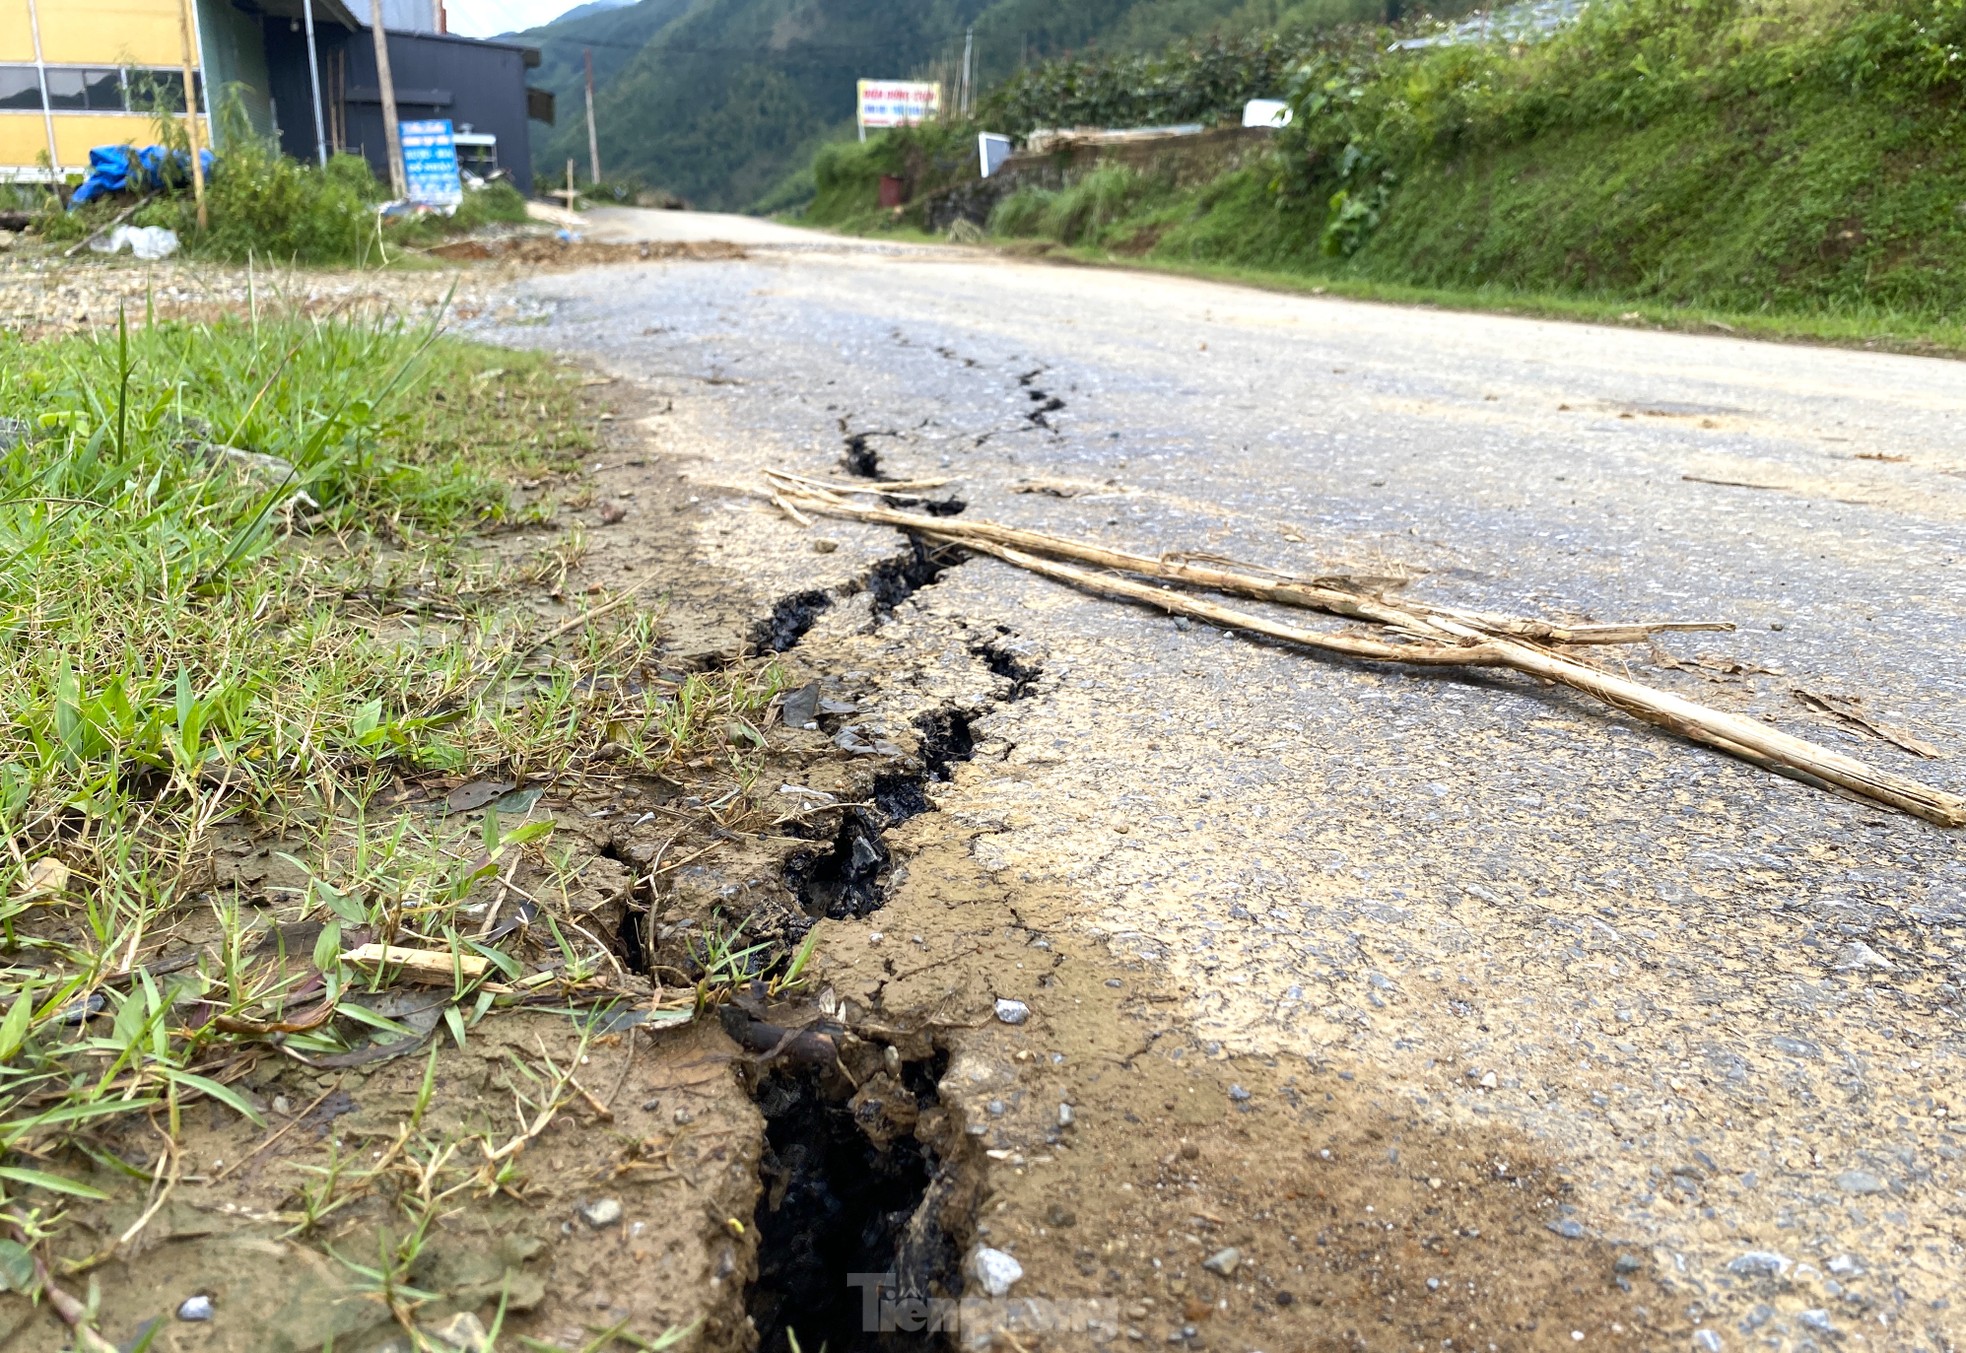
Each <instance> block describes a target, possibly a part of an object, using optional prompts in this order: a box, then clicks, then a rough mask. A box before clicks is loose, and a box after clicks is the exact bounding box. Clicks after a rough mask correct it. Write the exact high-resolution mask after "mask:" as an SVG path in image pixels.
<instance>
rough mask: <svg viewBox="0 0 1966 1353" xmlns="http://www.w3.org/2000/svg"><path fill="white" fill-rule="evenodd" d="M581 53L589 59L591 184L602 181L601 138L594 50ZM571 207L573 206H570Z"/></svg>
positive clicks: (588, 106)
mask: <svg viewBox="0 0 1966 1353" xmlns="http://www.w3.org/2000/svg"><path fill="white" fill-rule="evenodd" d="M581 52H582V53H583V54H584V55H585V56H586V58H587V167H588V169H590V170H591V171H592V178H591V180H590V181H591V182H594V183H599V182H600V181H601V138H600V137H599V136H598V135H596V134H595V131H594V49H593V48H592V47H583V48H581ZM569 205H571V204H569Z"/></svg>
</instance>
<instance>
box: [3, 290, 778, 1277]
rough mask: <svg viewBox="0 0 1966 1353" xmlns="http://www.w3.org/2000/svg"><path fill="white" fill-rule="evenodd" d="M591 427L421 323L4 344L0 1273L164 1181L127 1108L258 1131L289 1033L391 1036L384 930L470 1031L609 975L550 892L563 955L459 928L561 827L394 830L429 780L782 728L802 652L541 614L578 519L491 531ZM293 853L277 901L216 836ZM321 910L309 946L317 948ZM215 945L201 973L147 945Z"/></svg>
mask: <svg viewBox="0 0 1966 1353" xmlns="http://www.w3.org/2000/svg"><path fill="white" fill-rule="evenodd" d="M591 426H592V425H591V423H590V422H589V421H588V420H587V417H586V415H585V413H584V412H583V409H582V407H581V404H580V402H579V395H578V390H577V386H576V384H575V382H574V381H572V380H571V379H569V378H568V376H567V375H566V374H565V373H563V372H561V371H559V370H557V369H556V368H554V367H553V366H551V365H550V364H549V363H547V362H546V361H545V360H544V359H541V358H537V357H533V356H528V355H523V354H515V353H508V352H497V351H492V350H488V349H482V348H478V347H474V346H470V345H466V344H462V343H458V342H455V341H452V340H448V339H444V338H438V337H435V336H433V334H432V333H431V332H429V331H427V330H416V329H412V328H409V327H407V326H404V325H400V324H388V323H385V324H381V325H376V324H358V323H354V322H344V321H336V322H317V321H309V320H302V319H286V318H283V319H274V320H268V321H266V322H263V323H250V322H245V321H228V322H225V323H220V324H215V325H195V326H194V325H178V324H161V323H160V324H149V325H128V326H121V327H119V328H117V329H115V330H99V331H97V332H95V333H93V334H90V335H85V336H80V337H74V338H69V339H64V340H60V341H57V342H51V343H47V344H41V345H31V344H26V343H22V342H20V341H19V340H14V339H0V607H4V610H0V617H4V619H0V690H4V693H5V698H6V705H7V708H8V711H9V715H10V718H9V720H8V722H7V724H6V726H5V728H4V729H0V829H4V833H5V839H6V842H7V849H6V852H5V854H4V856H0V992H5V993H6V996H5V998H4V1000H0V1273H4V1274H5V1276H6V1277H7V1280H8V1282H9V1284H11V1285H13V1286H14V1287H15V1288H16V1290H26V1291H30V1292H32V1291H39V1290H43V1289H46V1290H48V1291H53V1290H54V1289H53V1288H52V1287H50V1286H49V1284H50V1283H51V1281H52V1279H51V1278H50V1277H49V1273H48V1270H47V1269H45V1268H42V1269H38V1270H37V1268H36V1265H37V1263H39V1264H44V1265H45V1264H46V1263H48V1262H50V1260H51V1259H52V1251H51V1250H50V1249H49V1248H47V1242H48V1241H49V1240H50V1238H51V1237H52V1236H53V1235H54V1234H56V1233H57V1232H58V1231H59V1229H60V1226H59V1223H60V1218H61V1215H62V1211H63V1209H64V1207H66V1206H70V1205H73V1204H75V1203H76V1201H77V1200H78V1199H89V1198H95V1197H98V1196H99V1195H100V1193H101V1190H100V1188H99V1187H98V1186H97V1185H96V1184H93V1183H90V1182H87V1181H88V1180H89V1179H90V1178H92V1177H95V1178H100V1177H101V1176H103V1175H104V1174H108V1175H110V1176H116V1175H127V1174H130V1173H132V1172H133V1171H135V1170H136V1168H137V1167H135V1166H132V1165H129V1164H127V1163H125V1162H123V1161H122V1159H121V1157H120V1156H119V1155H118V1151H119V1146H118V1141H119V1139H118V1138H117V1137H116V1136H115V1134H114V1129H115V1128H116V1127H117V1126H118V1125H119V1124H124V1123H128V1122H132V1121H134V1122H138V1123H141V1122H142V1121H143V1120H145V1119H148V1120H150V1121H151V1122H152V1123H154V1124H156V1125H157V1126H158V1127H159V1128H160V1129H162V1130H163V1131H164V1133H165V1140H166V1141H167V1142H168V1141H170V1140H172V1139H173V1138H174V1136H175V1134H176V1130H177V1126H178V1123H179V1119H180V1115H181V1113H182V1110H183V1108H184V1106H185V1105H186V1104H187V1103H189V1102H190V1101H193V1100H197V1099H210V1100H216V1101H219V1102H220V1103H222V1104H225V1105H229V1106H231V1107H232V1108H234V1109H237V1110H238V1111H239V1112H242V1113H246V1114H249V1115H251V1114H253V1113H254V1109H253V1105H252V1101H251V1098H250V1096H249V1095H247V1094H245V1093H242V1091H241V1088H240V1087H241V1084H242V1078H250V1076H251V1075H252V1071H251V1068H252V1066H253V1065H254V1063H255V1061H256V1060H257V1059H258V1058H259V1057H261V1056H263V1055H269V1054H271V1053H272V1052H273V1051H274V1048H275V1045H276V1044H277V1045H278V1046H279V1048H280V1049H283V1050H285V1051H287V1052H290V1053H297V1054H299V1055H301V1056H302V1057H306V1056H308V1055H320V1054H328V1055H333V1054H336V1053H340V1052H345V1051H346V1050H347V1049H348V1048H350V1047H351V1046H358V1045H359V1044H360V1043H361V1041H362V1040H363V1039H364V1038H365V1037H366V1036H367V1035H368V1034H371V1033H374V1032H376V1031H377V1030H378V1029H385V1030H386V1029H394V1028H396V1026H395V1025H393V1024H392V1023H391V1021H389V1020H388V1019H387V1018H384V1017H383V1016H379V1015H376V1014H373V1013H369V1012H365V1011H364V1009H363V1008H362V1007H361V1005H360V1004H359V1003H357V1002H354V1001H353V1000H352V999H351V997H352V995H353V994H354V993H358V992H360V991H363V990H373V989H374V988H375V987H376V985H377V984H378V983H385V982H386V981H388V980H389V977H388V974H389V971H390V969H389V965H388V964H387V963H385V964H384V965H383V966H382V967H380V968H377V967H375V966H373V965H371V966H369V967H362V966H360V965H357V966H350V964H349V962H347V961H345V960H344V950H345V949H347V948H349V947H351V946H352V945H353V943H354V942H355V940H356V939H357V938H358V937H365V938H367V939H368V940H370V941H372V942H375V943H381V944H391V945H397V946H405V947H411V948H417V949H424V950H427V951H428V952H430V953H432V954H436V955H441V956H442V958H441V960H440V961H441V962H442V963H443V964H444V965H446V966H445V971H446V973H448V974H450V976H451V978H453V979H454V983H449V984H452V985H454V992H453V996H454V999H455V1004H454V1005H452V1006H451V1007H450V1008H449V1009H448V1010H447V1013H446V1020H447V1022H448V1024H449V1026H450V1028H451V1029H452V1031H453V1033H454V1035H455V1037H456V1038H457V1039H459V1040H460V1041H462V1039H463V1038H464V1037H465V1033H466V1030H467V1028H468V1027H469V1026H470V1025H471V1024H472V1023H474V1022H475V1021H476V1020H477V1019H479V1018H481V1017H483V1016H484V1015H485V1014H486V1013H487V1012H488V1011H489V1010H491V1009H492V1008H493V1007H494V1005H495V1004H497V1003H498V1001H500V1000H504V999H507V998H505V997H495V995H494V993H493V992H492V991H490V990H487V987H488V986H489V985H495V984H498V983H504V984H506V986H507V989H517V990H521V991H524V992H531V993H534V994H537V993H541V992H569V993H570V992H573V991H575V990H577V989H580V988H581V987H582V986H583V984H587V983H591V982H593V981H594V980H596V979H597V977H599V976H600V975H603V974H604V973H605V972H606V971H607V969H608V968H609V965H610V964H612V962H613V960H612V958H611V956H610V955H608V954H607V952H606V945H605V944H604V943H602V942H600V941H597V940H596V939H595V938H594V937H592V936H589V935H586V934H584V933H583V932H582V931H581V930H580V928H579V926H578V924H577V922H574V921H573V920H572V919H571V918H556V917H555V916H554V915H553V914H552V913H551V912H550V910H548V911H547V913H546V914H545V915H542V916H540V917H538V919H537V925H536V930H537V931H538V932H539V933H541V934H545V935H550V936H551V939H550V940H549V941H547V944H548V952H547V953H546V955H545V957H544V958H540V957H539V956H538V955H535V956H534V957H533V958H531V959H529V960H528V961H527V963H526V964H525V965H524V968H523V969H522V964H521V961H520V959H519V958H518V957H515V956H514V952H512V950H513V942H507V944H505V945H504V946H501V945H500V944H498V943H497V942H496V939H495V938H493V939H481V938H476V937H472V936H470V935H468V934H467V933H465V932H466V931H467V929H468V927H467V926H466V924H465V920H464V917H463V913H464V909H465V907H466V906H467V899H470V898H471V897H472V896H473V890H474V889H476V888H479V885H481V884H483V883H484V882H485V881H486V880H487V879H488V878H495V877H496V876H497V875H498V874H499V872H500V871H501V870H505V869H507V867H508V864H509V863H510V862H512V861H514V860H516V859H517V858H518V855H519V853H520V852H526V851H530V852H535V853H537V852H540V851H544V850H546V849H547V848H548V842H547V840H546V838H547V835H548V833H549V831H550V824H549V823H547V822H543V821H532V820H530V818H531V813H530V809H529V808H528V811H527V812H526V814H525V815H524V816H523V817H522V818H520V819H519V820H518V821H517V822H508V824H507V825H503V826H502V825H501V815H500V813H498V812H495V811H494V812H488V813H487V814H486V815H485V818H486V821H485V825H484V827H483V830H482V832H479V831H478V830H476V829H462V830H460V829H459V828H457V827H446V826H445V825H444V824H443V822H442V820H441V819H434V818H430V817H429V816H428V815H425V816H424V817H422V818H420V819H418V818H413V817H411V816H408V815H405V814H404V813H401V812H393V811H391V809H390V806H389V805H390V804H392V803H394V802H398V801H400V799H401V798H402V791H403V787H404V786H405V785H406V784H408V783H410V782H413V781H415V780H417V779H418V778H420V777H430V776H433V775H434V776H442V777H451V778H454V777H456V776H459V775H462V774H464V773H466V772H469V773H471V774H475V775H479V776H482V777H491V776H504V777H505V778H506V779H507V780H510V781H515V782H521V783H524V782H531V783H533V784H536V785H544V784H550V783H553V782H555V781H556V780H559V779H562V778H566V777H574V778H578V777H581V776H584V775H589V774H607V775H619V774H621V773H624V772H632V771H644V772H655V771H658V770H660V769H661V768H663V767H665V766H668V765H670V764H671V763H672V762H675V761H677V760H678V759H682V758H697V757H701V756H703V755H705V754H706V753H707V754H709V755H711V756H722V757H725V758H727V759H728V760H729V761H730V762H731V764H732V765H733V766H738V765H741V764H744V763H745V762H746V759H747V758H748V757H749V756H750V755H751V749H752V748H753V747H754V746H755V744H756V743H757V742H761V741H762V739H761V738H755V737H754V738H749V739H747V738H746V737H745V736H743V734H744V732H745V729H746V728H748V727H749V725H748V724H746V723H745V721H746V720H755V719H756V718H757V717H758V714H759V711H761V710H762V709H763V707H764V706H765V704H766V703H767V702H768V701H769V700H770V699H771V697H772V696H773V694H775V692H776V690H777V684H778V682H779V680H780V678H779V677H778V675H777V672H776V669H775V668H770V667H765V668H749V667H742V666H740V667H738V668H735V669H732V670H731V671H730V672H728V673H722V674H715V675H698V676H693V677H690V678H688V679H686V680H682V681H679V682H678V681H661V680H655V679H652V677H650V675H649V674H641V673H638V672H636V664H637V663H638V662H639V661H641V658H642V655H645V654H647V653H649V652H651V651H652V649H653V647H654V640H655V637H656V633H655V631H656V620H655V619H654V617H653V616H652V615H650V614H649V613H647V612H645V611H641V610H638V609H636V608H626V609H622V608H611V610H610V614H611V615H612V616H613V617H614V619H613V620H611V621H609V623H608V625H606V626H604V625H602V624H601V623H600V622H599V620H598V618H596V619H593V620H591V621H583V620H582V619H580V618H579V617H578V616H576V617H575V618H574V619H573V620H571V621H569V622H559V623H554V621H553V618H552V616H551V615H550V614H542V613H541V609H540V603H539V599H540V598H541V597H542V595H543V594H553V593H558V592H559V590H560V585H561V583H562V582H563V581H564V579H565V576H566V573H567V571H568V569H569V568H570V567H571V566H572V564H573V563H574V562H575V561H576V560H577V558H578V555H579V552H580V549H581V542H580V540H579V539H578V536H577V535H560V536H556V537H551V538H550V541H551V543H548V544H545V545H542V546H541V547H540V548H538V549H535V550H533V551H531V552H528V553H518V554H514V553H513V552H511V551H506V552H505V553H504V555H503V556H502V557H487V556H486V555H485V554H484V553H483V552H482V551H480V550H477V549H475V548H473V547H472V541H471V537H470V535H469V533H470V532H473V531H479V530H485V529H498V528H501V527H506V526H511V525H515V524H520V523H522V522H523V521H526V520H534V521H544V520H545V519H546V518H547V517H548V516H550V513H551V511H552V507H553V503H552V499H551V497H550V496H540V497H535V498H533V499H531V500H530V501H523V502H522V501H520V500H519V499H517V498H516V496H515V492H514V490H513V488H512V482H513V481H514V480H515V479H524V480H525V481H526V482H528V483H532V484H535V485H538V486H540V487H541V488H542V489H546V490H550V489H551V487H552V486H553V485H555V484H558V485H560V486H561V490H562V491H563V492H564V493H567V494H572V495H577V494H578V493H580V492H581V491H582V490H581V489H580V486H579V485H578V484H577V482H576V480H575V478H574V476H575V474H576V471H577V468H578V465H579V461H580V458H581V457H582V456H583V455H584V454H586V453H588V452H589V451H590V450H591V449H592V446H593V441H592V435H591ZM595 604H596V605H597V606H598V605H599V603H598V602H596V603H595ZM547 641H552V643H551V644H550V645H549V644H548V643H547ZM629 674H633V675H636V676H637V678H638V679H636V680H633V681H631V680H628V679H627V676H628V675H629ZM642 678H648V679H642ZM733 730H736V731H733ZM534 797H535V798H536V797H537V795H536V794H535V795H534ZM263 839H272V840H275V841H277V842H279V843H281V847H282V849H283V850H285V851H288V852H290V855H291V858H292V859H293V860H294V862H295V864H296V867H297V868H300V869H302V870H304V876H303V882H304V884H305V886H303V887H299V888H297V889H295V890H293V893H292V896H291V897H290V898H289V899H288V902H287V904H286V905H282V906H279V907H277V908H275V909H274V910H273V913H272V914H269V915H260V914H258V913H256V912H255V911H254V909H252V908H250V907H247V906H244V905H243V904H242V903H240V902H239V901H238V900H237V899H236V897H235V896H233V895H231V894H230V893H229V892H228V890H226V889H224V888H221V887H217V886H215V884H214V881H213V880H214V875H213V874H212V870H211V862H212V858H213V855H214V852H215V850H216V848H217V847H218V846H219V845H220V844H222V843H235V842H239V841H252V840H263ZM507 877H508V878H509V873H508V874H507ZM478 900H479V901H482V894H480V895H479V898H478ZM295 926H301V927H305V928H306V934H307V935H308V938H307V940H306V942H305V943H301V942H300V941H297V940H296V941H293V942H294V943H295V944H297V945H298V946H299V948H300V950H301V951H302V952H298V953H288V952H287V945H288V943H289V936H291V935H293V934H297V933H300V932H296V931H294V930H293V929H292V927H295ZM275 938H277V939H278V941H279V942H278V945H277V946H274V948H275V949H277V952H272V951H271V950H269V945H271V944H272V941H273V940H274V939H275ZM187 942H189V943H190V944H191V945H192V946H193V949H194V950H195V954H194V959H193V960H192V961H188V962H185V963H180V964H178V965H176V966H173V965H169V964H159V963H156V962H155V960H156V958H157V956H158V954H159V953H160V952H162V951H163V949H165V948H166V947H167V946H176V947H177V948H178V949H182V947H183V946H184V945H185V944H186V943H187ZM562 1088H564V1087H562ZM168 1156H170V1152H169V1150H168V1149H167V1150H166V1152H165V1154H164V1156H160V1157H159V1159H158V1163H157V1164H156V1166H155V1170H156V1172H157V1175H156V1177H155V1178H154V1179H153V1183H155V1182H158V1181H159V1180H161V1179H162V1177H163V1172H164V1171H165V1170H166V1169H167V1163H166V1157H168ZM145 1173H148V1172H145ZM115 1248H116V1246H115V1245H114V1244H110V1245H108V1247H107V1252H108V1253H113V1252H114V1250H115ZM103 1257H106V1254H105V1253H104V1252H100V1251H99V1252H98V1253H97V1255H95V1256H93V1259H92V1260H91V1259H85V1260H83V1261H80V1267H82V1268H86V1267H88V1266H89V1265H90V1263H91V1262H93V1261H99V1260H100V1259H101V1258H103ZM76 1265H77V1261H75V1260H74V1259H73V1256H71V1257H70V1261H69V1268H70V1270H71V1271H73V1270H75V1268H76ZM59 1272H60V1270H59V1269H57V1270H56V1276H59Z"/></svg>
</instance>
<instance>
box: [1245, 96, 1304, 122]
mask: <svg viewBox="0 0 1966 1353" xmlns="http://www.w3.org/2000/svg"><path fill="white" fill-rule="evenodd" d="M1294 116H1295V114H1294V113H1292V112H1291V111H1290V105H1289V104H1287V103H1285V102H1284V101H1283V100H1282V99H1251V100H1250V101H1249V102H1248V103H1245V104H1244V105H1243V106H1242V125H1243V126H1245V127H1288V126H1289V125H1290V120H1291V118H1292V117H1294Z"/></svg>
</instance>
